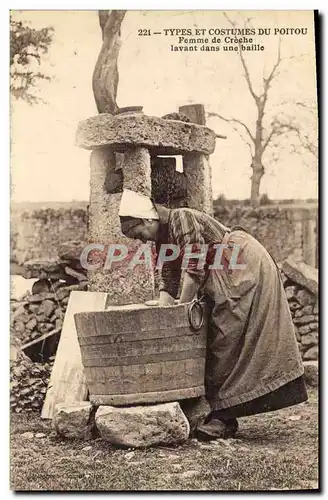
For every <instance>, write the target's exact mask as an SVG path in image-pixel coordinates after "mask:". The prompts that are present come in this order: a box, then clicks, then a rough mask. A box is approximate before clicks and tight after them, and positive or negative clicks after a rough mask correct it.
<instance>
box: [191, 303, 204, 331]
mask: <svg viewBox="0 0 328 500" xmlns="http://www.w3.org/2000/svg"><path fill="white" fill-rule="evenodd" d="M202 299H203V297H201V298H200V299H194V300H192V302H191V303H190V304H189V306H188V320H189V325H190V328H191V329H192V331H193V332H198V331H199V330H200V329H201V328H202V326H203V325H204V320H205V315H204V309H203V307H202V304H201V301H202ZM197 309H198V310H199V315H200V321H199V323H198V324H196V323H195V320H194V318H193V311H194V310H197Z"/></svg>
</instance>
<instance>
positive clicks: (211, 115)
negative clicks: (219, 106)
mask: <svg viewBox="0 0 328 500" xmlns="http://www.w3.org/2000/svg"><path fill="white" fill-rule="evenodd" d="M213 116H214V117H217V118H220V119H221V120H223V121H225V122H228V123H237V124H238V125H241V126H242V127H244V129H245V130H246V132H247V134H248V135H249V137H250V139H251V140H252V142H253V143H255V137H254V136H253V135H252V133H251V131H250V130H249V128H248V126H247V125H246V124H245V123H244V122H242V121H241V120H237V118H225V117H224V116H222V115H220V114H218V113H215V112H211V111H210V112H209V113H208V117H209V118H211V117H213Z"/></svg>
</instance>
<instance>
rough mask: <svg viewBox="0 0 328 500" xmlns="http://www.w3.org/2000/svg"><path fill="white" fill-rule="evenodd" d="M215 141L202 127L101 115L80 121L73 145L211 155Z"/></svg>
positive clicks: (206, 129)
mask: <svg viewBox="0 0 328 500" xmlns="http://www.w3.org/2000/svg"><path fill="white" fill-rule="evenodd" d="M215 141H216V134H215V132H214V131H213V130H211V129H209V128H207V127H204V126H202V125H196V124H195V123H186V122H181V121H177V120H163V119H162V118H157V117H155V116H145V115H140V114H135V115H133V114H129V115H126V116H124V115H121V116H120V115H117V116H115V115H111V114H108V113H102V114H100V115H97V116H93V117H92V118H88V119H87V120H83V121H81V122H80V123H79V125H78V130H77V135H76V145H77V146H79V147H81V148H84V149H98V148H101V147H106V146H107V147H108V146H110V147H113V148H114V149H115V150H116V151H119V152H120V151H121V152H124V150H126V147H127V146H134V147H136V146H143V147H146V148H148V149H150V150H152V151H151V152H152V153H153V154H166V155H168V154H175V155H177V154H185V153H203V154H211V153H213V151H214V149H215Z"/></svg>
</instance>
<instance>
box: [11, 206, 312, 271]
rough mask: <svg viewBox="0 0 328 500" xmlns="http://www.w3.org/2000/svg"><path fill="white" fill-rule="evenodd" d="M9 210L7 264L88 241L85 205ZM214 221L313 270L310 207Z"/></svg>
mask: <svg viewBox="0 0 328 500" xmlns="http://www.w3.org/2000/svg"><path fill="white" fill-rule="evenodd" d="M70 205H71V204H69V203H67V204H65V203H62V204H61V207H60V208H35V207H34V208H33V209H32V210H28V209H26V208H24V209H23V210H20V209H18V208H15V209H14V210H12V216H11V219H12V223H11V260H12V261H14V262H17V263H24V262H26V261H27V260H30V259H40V258H42V259H45V258H56V256H57V248H58V245H59V244H60V243H63V242H64V241H67V240H82V241H87V203H85V204H80V206H79V207H73V208H72V207H71V206H70ZM215 216H216V217H217V218H218V219H219V220H220V221H222V222H223V223H224V224H226V225H227V226H229V227H232V226H234V225H240V226H242V227H244V228H245V229H246V230H247V231H249V232H250V233H251V234H252V235H253V236H255V237H256V238H257V239H258V240H259V241H260V242H261V243H262V244H263V245H264V246H265V247H266V248H267V249H268V251H269V252H270V253H271V254H272V255H273V257H274V258H275V259H276V260H277V261H278V262H281V261H283V260H284V259H286V258H287V257H288V256H289V255H293V257H294V258H295V259H296V260H298V261H301V260H303V261H304V262H306V263H307V264H309V265H311V266H313V267H317V246H318V245H317V233H316V232H317V217H318V207H317V205H315V204H308V205H306V204H304V205H278V204H274V205H265V206H262V207H259V208H257V209H256V210H254V209H252V208H251V207H249V206H248V207H246V206H242V205H241V202H239V203H238V206H233V207H231V206H229V207H228V208H226V207H222V206H221V207H218V206H215Z"/></svg>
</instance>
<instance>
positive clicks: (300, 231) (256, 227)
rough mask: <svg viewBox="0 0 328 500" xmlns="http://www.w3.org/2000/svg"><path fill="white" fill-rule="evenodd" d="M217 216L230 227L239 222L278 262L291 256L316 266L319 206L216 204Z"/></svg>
mask: <svg viewBox="0 0 328 500" xmlns="http://www.w3.org/2000/svg"><path fill="white" fill-rule="evenodd" d="M215 216H216V218H217V219H219V220H220V221H221V222H223V223H224V224H225V225H227V226H228V227H233V226H237V225H238V226H242V227H243V228H244V229H246V230H247V231H249V232H250V233H251V234H252V235H253V236H254V237H255V238H256V239H258V240H259V241H260V243H262V244H263V245H264V246H265V247H266V249H267V250H268V251H269V252H270V253H271V255H272V256H273V257H274V258H275V259H276V260H277V262H282V261H283V260H285V259H286V258H287V257H288V256H289V255H292V256H293V257H294V259H295V260H297V261H303V262H306V263H307V264H309V265H310V266H312V267H317V264H318V262H317V261H318V257H317V253H318V248H317V246H318V244H317V243H318V242H317V224H318V221H317V219H318V207H317V205H315V204H311V205H310V204H309V205H306V204H304V205H265V206H263V207H259V208H256V209H253V208H251V207H242V206H237V207H234V208H230V209H229V208H225V207H216V209H215Z"/></svg>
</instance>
